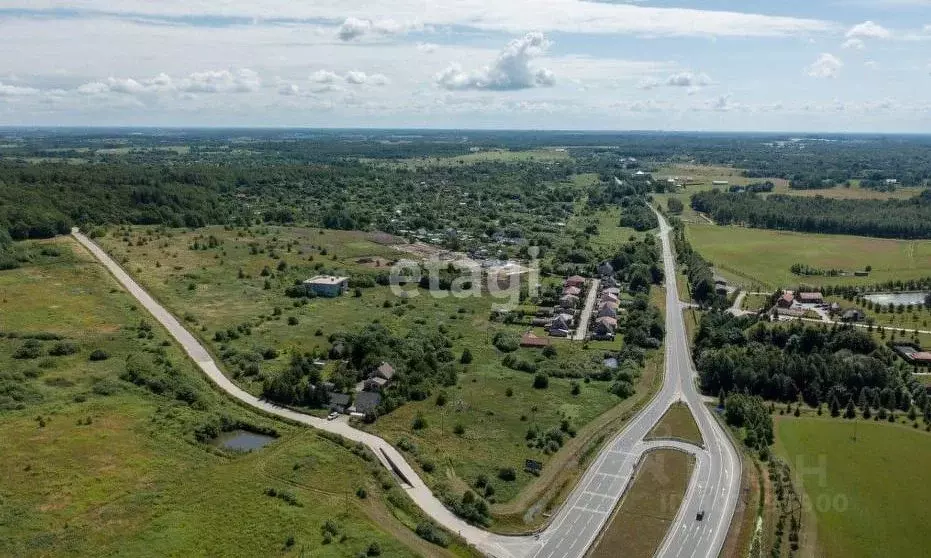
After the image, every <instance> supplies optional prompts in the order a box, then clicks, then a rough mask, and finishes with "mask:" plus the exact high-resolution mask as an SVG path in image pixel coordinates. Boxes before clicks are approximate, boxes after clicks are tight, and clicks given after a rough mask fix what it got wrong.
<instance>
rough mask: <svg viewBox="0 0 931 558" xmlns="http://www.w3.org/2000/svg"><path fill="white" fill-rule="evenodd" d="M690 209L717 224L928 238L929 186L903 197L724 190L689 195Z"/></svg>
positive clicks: (930, 225)
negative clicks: (853, 197)
mask: <svg viewBox="0 0 931 558" xmlns="http://www.w3.org/2000/svg"><path fill="white" fill-rule="evenodd" d="M692 208H694V209H695V210H696V211H700V212H702V213H705V214H707V215H708V216H709V217H711V218H712V219H713V220H714V221H715V223H717V224H719V225H732V224H733V225H744V226H749V227H754V228H761V229H777V230H790V231H799V232H816V233H828V234H852V235H859V236H874V237H881V238H903V239H916V238H931V190H925V191H924V192H922V193H921V194H920V195H918V196H915V197H914V198H911V199H907V200H838V199H829V198H822V197H813V198H810V197H797V196H784V195H771V196H769V197H766V198H764V197H761V196H757V195H755V194H734V193H723V192H720V191H716V190H710V191H706V192H699V193H696V194H694V195H693V196H692Z"/></svg>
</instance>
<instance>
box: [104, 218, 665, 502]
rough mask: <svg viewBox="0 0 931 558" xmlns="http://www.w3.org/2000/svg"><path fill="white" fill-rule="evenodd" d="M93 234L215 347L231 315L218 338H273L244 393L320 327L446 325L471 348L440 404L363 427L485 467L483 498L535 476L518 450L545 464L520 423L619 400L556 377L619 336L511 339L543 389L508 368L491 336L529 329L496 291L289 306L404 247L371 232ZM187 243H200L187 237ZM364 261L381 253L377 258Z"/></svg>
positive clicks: (459, 470)
mask: <svg viewBox="0 0 931 558" xmlns="http://www.w3.org/2000/svg"><path fill="white" fill-rule="evenodd" d="M210 237H213V238H214V240H213V241H210V240H209V238H210ZM98 241H99V242H100V243H101V244H102V245H103V246H104V247H105V248H106V249H107V250H109V251H110V252H111V253H112V254H113V255H114V256H115V257H116V259H117V260H118V261H123V265H125V266H126V268H127V269H128V270H129V271H130V272H131V273H132V274H133V275H134V276H135V277H136V278H137V279H138V280H140V282H141V283H142V284H143V285H145V286H146V287H147V288H148V289H150V291H151V292H152V293H153V294H154V295H155V296H156V297H157V298H158V299H160V300H161V301H162V302H163V303H165V304H166V306H168V307H169V308H170V309H172V310H174V311H175V312H176V313H177V314H178V315H179V317H181V318H183V319H184V320H185V321H186V322H187V324H188V327H189V328H191V329H192V331H194V332H195V333H197V334H199V335H200V336H201V338H202V339H203V340H204V341H205V342H206V343H207V345H208V347H211V348H212V349H213V350H214V351H219V348H220V345H221V344H220V343H217V342H215V341H214V334H215V332H216V331H220V330H226V329H228V328H236V326H237V325H239V324H248V325H249V326H250V329H249V331H250V333H249V334H248V335H242V336H241V337H239V338H238V339H235V340H232V341H229V342H227V343H226V345H227V346H229V347H234V348H236V349H239V350H243V351H247V350H253V349H256V348H265V347H275V348H277V349H279V351H280V354H279V356H278V357H276V358H273V359H270V360H266V361H264V362H262V363H261V367H262V373H261V375H260V376H250V377H245V376H240V377H238V378H236V379H237V380H238V381H239V382H240V383H241V385H243V387H244V388H245V389H248V390H250V391H252V392H253V393H259V392H260V391H261V381H260V378H261V377H263V376H265V375H266V374H276V373H278V371H279V370H281V369H283V368H284V367H285V366H286V365H287V362H288V359H289V354H291V353H294V352H308V351H309V352H312V353H315V354H318V355H322V356H326V352H327V350H328V348H329V346H330V344H329V341H328V337H329V336H330V335H331V334H333V333H335V332H338V331H353V330H357V329H361V328H362V327H364V326H365V325H367V324H371V323H373V322H378V323H380V324H382V325H384V326H386V327H387V328H388V329H389V330H390V331H391V332H392V333H393V334H396V335H399V336H400V335H406V334H407V333H409V332H416V331H421V330H422V328H424V327H430V328H439V329H442V330H443V331H445V332H446V335H447V336H448V337H449V338H450V339H451V340H453V345H454V346H453V347H452V351H453V353H454V354H455V355H460V354H461V353H462V352H463V351H464V350H465V349H469V351H470V352H471V353H472V355H473V362H472V363H471V364H469V365H468V366H466V367H465V371H464V373H462V374H460V376H459V381H458V383H457V385H456V386H454V387H451V388H446V390H445V393H446V404H445V405H442V406H440V405H437V404H436V399H435V397H430V398H428V399H426V400H424V401H419V402H410V403H408V404H406V405H404V406H403V407H401V408H399V409H397V410H395V411H394V412H393V413H391V414H389V415H387V416H384V417H381V418H380V419H379V420H378V421H377V422H375V423H374V424H373V425H371V426H367V427H366V428H368V429H371V430H372V431H374V432H376V433H378V434H379V435H382V436H384V437H385V438H386V439H388V440H389V441H391V442H392V443H394V444H397V443H399V442H400V441H401V440H402V439H404V438H406V439H408V440H410V441H411V442H413V443H414V444H416V446H417V450H416V453H417V456H416V457H415V456H413V455H412V457H411V461H412V462H429V463H430V464H431V465H433V467H427V468H429V469H431V470H430V471H427V470H423V473H424V478H425V480H426V481H427V482H429V483H430V484H431V486H433V487H434V488H435V489H450V490H453V491H456V492H461V491H464V490H465V489H466V487H467V485H471V484H473V483H474V482H475V480H476V478H477V477H478V476H479V475H486V476H487V477H488V478H490V479H493V482H492V484H493V487H494V496H493V497H492V498H491V500H493V502H498V503H502V502H507V501H509V500H511V499H513V498H514V497H515V496H517V495H518V494H519V493H520V492H521V490H522V489H523V488H525V487H526V486H528V484H529V483H531V481H534V480H535V479H536V477H534V476H533V475H531V474H529V473H526V472H524V471H523V464H524V460H525V459H528V458H529V459H537V460H539V461H541V462H543V463H544V467H546V466H547V463H548V462H549V461H550V460H551V459H555V457H554V455H552V454H549V453H546V452H544V451H542V450H540V449H536V448H529V447H527V442H526V433H527V431H528V429H530V428H531V427H538V428H540V429H541V430H542V431H547V430H550V429H553V428H557V427H559V426H560V425H561V424H562V423H563V422H564V421H568V424H570V425H571V426H572V428H573V429H582V428H584V426H585V425H586V424H588V423H589V422H591V421H592V420H593V419H595V418H596V417H598V416H599V415H602V414H603V413H605V412H606V411H608V410H609V409H611V408H612V407H614V406H615V405H617V404H618V403H619V402H620V399H618V398H617V397H616V396H614V395H612V394H610V393H609V392H608V388H609V387H610V384H609V383H608V382H599V381H591V382H582V381H581V380H578V381H575V380H570V379H568V378H560V377H555V376H559V375H562V374H564V373H565V372H569V373H571V374H576V373H579V374H581V372H583V371H585V370H597V369H600V368H601V367H602V366H603V365H602V360H603V358H604V352H605V350H608V349H616V348H617V347H618V344H617V343H614V344H608V343H605V344H599V342H592V343H591V344H590V345H583V344H581V343H571V342H569V341H566V340H559V341H557V343H556V354H555V355H553V356H551V357H550V358H546V357H543V356H542V354H541V353H540V352H539V351H534V350H530V349H519V350H518V352H517V353H515V354H516V355H517V356H519V357H521V358H523V359H524V360H532V361H536V362H538V363H539V366H540V368H541V369H545V370H550V371H551V372H552V373H551V374H550V376H551V377H550V381H549V386H548V388H547V389H534V388H533V387H532V383H533V375H532V374H528V373H525V372H518V371H515V370H512V369H509V368H506V367H504V366H503V365H502V364H501V360H502V357H503V356H504V353H501V352H500V351H498V350H497V349H496V348H495V347H494V346H493V345H492V344H491V341H492V340H493V338H494V336H495V334H496V333H497V332H502V331H503V332H508V333H510V334H513V335H519V334H520V333H522V331H524V330H525V329H526V328H525V327H522V326H520V325H506V324H504V323H502V322H498V321H491V320H490V315H491V309H492V304H493V303H494V302H496V301H495V300H494V299H492V298H491V297H489V296H483V297H481V298H457V297H452V296H450V297H446V298H433V297H432V296H430V295H429V293H427V292H426V291H420V292H419V293H418V296H416V297H412V298H408V299H406V301H405V303H404V304H401V300H400V299H399V298H398V297H397V296H396V295H395V294H394V293H392V292H391V290H390V289H389V288H388V287H382V286H373V287H365V288H361V289H360V291H359V294H360V296H354V294H353V293H349V294H347V295H346V296H343V297H340V298H338V299H324V298H316V299H312V300H310V301H308V303H307V304H306V305H295V301H294V300H293V299H290V298H288V297H287V296H285V294H284V290H285V289H286V288H287V287H288V286H290V285H292V284H293V283H294V282H295V281H296V280H302V279H304V278H307V277H310V276H312V275H316V274H319V273H330V272H333V273H339V274H346V275H351V276H361V275H365V274H374V273H377V272H378V271H381V269H379V268H380V267H384V266H387V265H388V261H390V260H393V259H397V258H399V257H410V256H409V255H408V254H405V253H403V252H399V251H398V250H396V249H395V248H393V247H391V246H389V245H386V244H383V243H381V242H384V239H383V238H381V237H375V236H373V235H371V234H368V233H362V232H346V231H332V230H318V229H304V228H278V227H267V228H253V229H251V230H250V231H249V232H244V231H242V230H236V231H234V230H226V229H223V228H222V227H209V228H205V229H199V230H197V231H194V232H191V231H185V230H170V231H162V232H158V231H152V230H148V229H146V228H143V227H135V228H132V229H130V230H126V231H122V232H120V231H114V232H111V233H110V234H108V235H106V236H105V237H103V238H100V239H98ZM195 241H196V242H197V245H198V248H197V249H193V248H194V243H195ZM205 244H206V245H207V248H206V249H204V245H205ZM211 244H212V247H211ZM273 256H274V257H273ZM368 260H378V262H379V263H380V265H376V264H374V263H372V262H368ZM281 262H284V264H283V265H282V264H281ZM279 266H281V267H279ZM266 268H267V269H268V271H267V272H266V274H265V275H263V269H266ZM240 270H241V273H240ZM266 286H267V287H268V288H266ZM276 308H277V310H276ZM292 318H293V319H292ZM295 321H296V323H295ZM573 385H578V393H573V387H572V386H573ZM648 385H649V384H648V383H647V380H645V379H642V380H641V385H639V386H638V392H640V393H643V394H645V392H646V390H647V386H648ZM640 393H638V395H639V394H640ZM417 415H422V416H423V418H424V420H425V423H426V425H425V427H423V428H419V429H417V430H415V429H413V428H412V423H413V419H414V417H416V416H417ZM458 427H461V428H458ZM457 431H461V433H457ZM501 467H513V468H514V469H516V472H517V476H516V479H515V480H514V481H500V480H498V479H497V473H498V470H499V468H501Z"/></svg>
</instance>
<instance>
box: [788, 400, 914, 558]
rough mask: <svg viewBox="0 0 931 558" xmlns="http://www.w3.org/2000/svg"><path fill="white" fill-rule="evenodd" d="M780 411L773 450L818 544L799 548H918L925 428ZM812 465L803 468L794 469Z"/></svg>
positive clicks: (853, 553) (809, 551)
mask: <svg viewBox="0 0 931 558" xmlns="http://www.w3.org/2000/svg"><path fill="white" fill-rule="evenodd" d="M853 435H854V425H853V424H852V423H851V422H850V421H845V420H841V419H828V418H808V417H804V418H800V419H793V418H791V417H784V418H780V419H779V420H777V421H776V438H777V441H776V453H777V455H779V456H780V457H781V458H782V459H784V460H785V461H786V462H787V463H788V464H789V466H790V467H791V468H792V471H793V475H794V476H795V483H796V486H799V487H800V488H802V492H803V493H804V496H805V497H804V498H803V506H804V508H805V509H806V511H807V512H809V513H808V515H809V516H812V517H813V518H814V520H815V525H814V526H813V529H814V532H815V533H816V538H817V548H803V549H802V550H801V552H802V555H813V556H826V557H833V556H843V557H845V558H857V557H861V556H862V557H867V556H879V555H882V556H924V555H925V554H926V553H927V548H928V546H929V545H931V533H929V532H928V531H927V530H926V529H925V526H924V524H925V511H924V510H925V507H926V504H927V501H928V499H929V498H931V488H929V484H928V471H927V467H926V464H927V463H928V462H929V460H931V434H928V433H927V432H925V431H924V430H916V429H913V428H911V427H910V426H906V425H901V424H894V425H890V424H888V423H882V422H873V421H864V420H859V419H858V420H857V430H856V440H854V437H853ZM805 469H811V471H810V472H809V473H808V474H802V475H799V471H801V470H805Z"/></svg>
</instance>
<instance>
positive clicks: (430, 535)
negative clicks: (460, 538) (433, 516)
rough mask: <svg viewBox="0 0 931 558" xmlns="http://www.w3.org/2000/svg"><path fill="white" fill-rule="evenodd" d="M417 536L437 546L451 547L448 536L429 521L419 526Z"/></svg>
mask: <svg viewBox="0 0 931 558" xmlns="http://www.w3.org/2000/svg"><path fill="white" fill-rule="evenodd" d="M416 532H417V536H418V537H420V538H421V539H423V540H425V541H428V542H431V543H433V544H435V545H437V546H441V547H443V548H446V547H447V546H449V537H447V536H446V534H445V533H443V532H442V531H441V530H440V529H439V528H437V526H436V525H434V524H432V523H430V522H429V521H424V522H421V523H418V524H417V529H416Z"/></svg>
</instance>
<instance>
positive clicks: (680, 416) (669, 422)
mask: <svg viewBox="0 0 931 558" xmlns="http://www.w3.org/2000/svg"><path fill="white" fill-rule="evenodd" d="M668 438H675V439H677V440H684V441H686V442H691V443H693V444H695V445H697V446H700V445H702V437H701V432H700V431H699V430H698V424H697V423H696V422H695V417H693V416H692V411H691V410H690V409H689V407H688V405H686V404H684V403H673V404H672V406H671V407H669V410H667V411H666V414H664V415H663V418H662V419H660V421H659V422H658V423H656V426H654V427H653V429H652V430H650V433H649V434H647V438H646V439H647V440H661V439H668Z"/></svg>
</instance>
